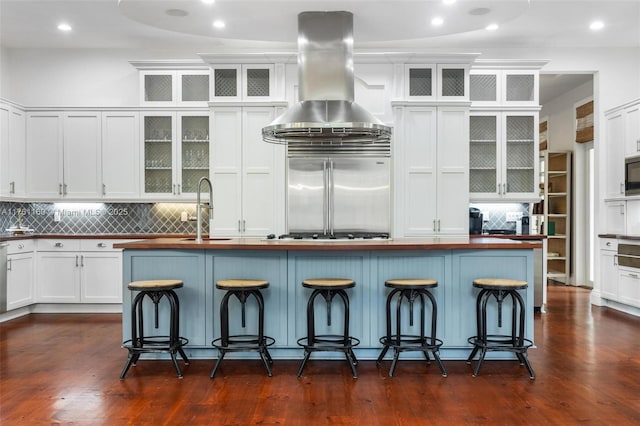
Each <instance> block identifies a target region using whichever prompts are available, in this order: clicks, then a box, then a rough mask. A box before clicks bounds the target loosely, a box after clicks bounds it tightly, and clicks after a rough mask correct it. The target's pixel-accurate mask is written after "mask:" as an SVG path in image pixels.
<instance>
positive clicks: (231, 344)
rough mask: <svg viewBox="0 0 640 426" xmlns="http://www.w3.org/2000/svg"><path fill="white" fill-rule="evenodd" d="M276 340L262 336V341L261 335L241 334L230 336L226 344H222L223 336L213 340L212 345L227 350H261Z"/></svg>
mask: <svg viewBox="0 0 640 426" xmlns="http://www.w3.org/2000/svg"><path fill="white" fill-rule="evenodd" d="M275 342H276V340H275V339H274V338H273V337H269V336H262V342H260V337H259V336H257V335H249V334H246V335H245V334H240V335H236V336H229V340H228V342H227V344H226V345H223V344H222V338H218V339H215V340H213V341H212V342H211V345H212V346H214V347H215V348H217V349H224V350H225V351H227V352H248V351H256V352H260V351H261V350H262V349H263V348H266V347H268V346H271V345H273V344H274V343H275Z"/></svg>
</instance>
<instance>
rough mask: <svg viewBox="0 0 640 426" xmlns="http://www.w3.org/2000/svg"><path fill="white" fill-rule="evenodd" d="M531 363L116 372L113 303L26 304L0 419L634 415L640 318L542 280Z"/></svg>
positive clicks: (442, 419)
mask: <svg viewBox="0 0 640 426" xmlns="http://www.w3.org/2000/svg"><path fill="white" fill-rule="evenodd" d="M535 327H536V331H535V335H536V343H537V346H538V347H537V348H536V349H532V350H530V351H529V357H530V360H531V362H532V365H533V368H534V369H535V371H536V375H537V378H536V380H530V379H529V377H528V374H527V372H526V369H525V368H524V367H523V366H520V365H519V364H518V363H517V362H515V361H513V362H506V361H487V362H486V363H485V365H484V366H483V368H482V371H481V372H480V376H479V377H476V378H474V377H472V376H471V367H470V366H468V365H466V363H465V362H464V361H445V365H446V367H447V369H448V371H449V377H446V378H443V377H442V376H441V375H440V374H439V371H438V368H437V366H436V365H435V364H431V365H430V366H426V364H425V363H424V362H418V361H406V360H405V361H402V359H401V361H400V362H399V363H398V367H397V370H396V376H395V377H393V378H389V377H387V372H388V368H389V364H390V363H389V361H387V362H385V363H384V364H383V366H382V367H381V368H378V367H377V366H376V365H375V362H373V361H362V362H361V363H360V365H359V366H358V373H359V376H360V377H359V378H358V379H353V378H352V377H351V373H350V371H349V368H348V366H347V365H346V363H345V362H344V361H317V360H313V359H312V360H311V361H310V363H309V364H308V366H307V368H306V369H305V375H304V376H303V377H302V378H300V379H298V378H297V377H296V370H297V368H298V363H299V361H298V360H295V361H280V360H275V363H274V366H273V371H274V376H273V377H272V378H268V377H267V376H266V374H265V372H264V369H263V366H262V365H261V363H260V361H259V360H257V359H256V360H247V361H238V360H225V363H224V364H223V366H222V367H221V369H220V371H219V373H218V376H217V377H216V379H215V380H210V379H209V372H210V370H211V367H212V365H213V361H212V360H194V361H192V363H191V365H190V366H188V367H186V368H185V369H184V372H185V376H184V379H182V380H179V379H177V378H176V376H175V373H174V370H173V367H172V365H171V364H170V362H167V361H149V360H143V361H141V362H139V363H138V366H136V367H132V369H131V371H130V372H129V375H128V376H127V378H126V380H119V374H120V370H121V368H122V366H123V365H124V362H125V358H126V351H125V350H124V349H122V348H121V347H120V340H121V331H120V315H113V314H100V315H84V314H72V315H53V314H32V315H29V316H27V317H23V318H19V319H15V320H12V321H8V322H6V323H3V324H0V424H2V425H31V424H80V425H85V424H91V425H101V424H105V425H125V424H132V425H146V424H153V425H160V424H170V425H182V424H184V425H187V424H188V425H206V424H211V425H249V424H285V425H316V424H317V425H323V424H332V425H367V426H368V425H419V424H436V425H437V424H443V425H445V424H446V425H451V424H507V425H513V424H531V425H542V424H553V425H571V424H577V423H582V424H594V425H602V424H615V425H626V424H629V425H631V424H640V318H635V317H632V316H629V315H625V314H621V313H618V312H616V311H613V310H610V309H606V308H599V307H592V306H591V305H590V304H589V291H588V290H585V289H582V288H574V287H561V286H551V287H549V307H548V313H545V314H542V315H540V314H536V319H535Z"/></svg>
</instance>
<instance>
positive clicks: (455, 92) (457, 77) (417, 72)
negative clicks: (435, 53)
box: [404, 64, 469, 101]
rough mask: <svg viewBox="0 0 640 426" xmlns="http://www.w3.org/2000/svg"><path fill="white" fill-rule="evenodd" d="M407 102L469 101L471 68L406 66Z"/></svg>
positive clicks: (431, 65) (463, 66) (438, 65)
mask: <svg viewBox="0 0 640 426" xmlns="http://www.w3.org/2000/svg"><path fill="white" fill-rule="evenodd" d="M404 81H405V84H404V93H405V98H406V99H407V100H409V99H410V100H416V101H429V100H436V99H437V100H451V101H453V100H468V98H469V95H468V93H469V89H468V88H469V66H468V65H466V64H437V65H436V64H406V65H405V76H404Z"/></svg>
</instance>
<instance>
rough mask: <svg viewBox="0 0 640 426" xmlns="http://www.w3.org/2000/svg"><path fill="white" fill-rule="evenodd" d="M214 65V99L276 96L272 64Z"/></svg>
mask: <svg viewBox="0 0 640 426" xmlns="http://www.w3.org/2000/svg"><path fill="white" fill-rule="evenodd" d="M213 67H214V68H213V94H212V97H213V99H214V100H217V101H242V100H244V101H264V100H271V99H273V98H274V96H275V93H274V85H275V75H274V66H273V65H272V64H256V65H253V64H243V65H226V64H215V65H214V66H213Z"/></svg>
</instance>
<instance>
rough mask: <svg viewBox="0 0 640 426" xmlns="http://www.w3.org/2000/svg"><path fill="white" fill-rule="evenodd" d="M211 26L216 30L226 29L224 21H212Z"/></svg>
mask: <svg viewBox="0 0 640 426" xmlns="http://www.w3.org/2000/svg"><path fill="white" fill-rule="evenodd" d="M213 26H214V27H216V28H224V27H226V24H225V23H224V21H221V20H217V21H213Z"/></svg>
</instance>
